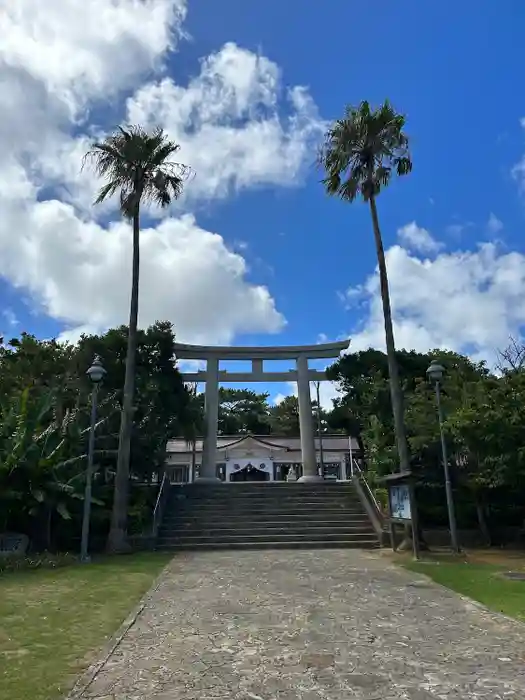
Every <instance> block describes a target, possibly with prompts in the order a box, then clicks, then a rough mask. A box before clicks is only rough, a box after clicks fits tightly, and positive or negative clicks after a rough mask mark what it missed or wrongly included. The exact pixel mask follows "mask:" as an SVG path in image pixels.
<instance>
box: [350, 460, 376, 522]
mask: <svg viewBox="0 0 525 700" xmlns="http://www.w3.org/2000/svg"><path fill="white" fill-rule="evenodd" d="M354 468H355V469H356V470H357V473H358V476H359V478H360V480H361V482H362V483H363V484H364V485H365V488H366V490H367V491H368V495H369V496H370V498H371V499H372V503H373V504H374V505H375V507H376V510H377V512H378V513H381V508H380V507H379V503H378V502H377V498H376V497H375V496H374V492H373V491H372V489H371V488H370V484H369V483H368V481H367V480H366V476H365V472H364V471H363V470H362V469H361V466H360V465H359V462H358V461H357V460H356V459H353V460H352V461H351V462H350V473H351V474H352V476H354Z"/></svg>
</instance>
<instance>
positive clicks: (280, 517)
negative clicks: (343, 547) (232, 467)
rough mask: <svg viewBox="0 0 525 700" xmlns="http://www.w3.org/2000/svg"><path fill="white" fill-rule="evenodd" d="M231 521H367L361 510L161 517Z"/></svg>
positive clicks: (167, 519)
mask: <svg viewBox="0 0 525 700" xmlns="http://www.w3.org/2000/svg"><path fill="white" fill-rule="evenodd" d="M225 521H226V522H231V523H244V522H246V523H269V524H270V523H280V522H289V523H294V522H295V523H297V522H304V523H310V522H323V523H324V522H326V523H334V524H337V523H341V522H344V523H354V522H355V523H360V522H367V523H368V522H369V518H368V516H367V515H366V514H365V513H363V512H362V511H356V512H355V513H352V512H348V511H347V510H345V511H343V512H342V511H336V512H335V513H334V512H333V511H332V512H315V513H295V514H294V513H288V512H286V513H285V512H278V513H273V514H272V515H271V518H269V517H268V514H267V513H248V514H246V513H236V512H231V513H229V514H228V516H227V517H223V516H222V514H221V517H217V514H216V513H198V512H194V511H187V512H185V513H180V512H179V513H176V512H175V513H168V514H166V515H165V516H164V518H163V523H166V524H168V523H181V522H199V523H210V524H212V525H214V524H217V523H223V522H225Z"/></svg>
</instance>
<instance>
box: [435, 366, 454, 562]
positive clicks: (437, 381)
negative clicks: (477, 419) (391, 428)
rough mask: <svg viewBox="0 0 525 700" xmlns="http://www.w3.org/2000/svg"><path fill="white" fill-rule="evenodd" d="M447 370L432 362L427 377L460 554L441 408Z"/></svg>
mask: <svg viewBox="0 0 525 700" xmlns="http://www.w3.org/2000/svg"><path fill="white" fill-rule="evenodd" d="M444 373H445V368H444V367H442V366H441V365H440V364H439V363H438V362H436V360H432V362H431V363H430V367H429V368H428V369H427V377H428V379H429V381H430V382H431V383H433V384H434V386H435V389H436V403H437V411H438V419H439V433H440V437H441V453H442V457H443V471H444V472H445V493H446V496H447V509H448V524H449V528H450V541H451V544H452V549H453V550H454V552H459V551H460V548H459V543H458V532H457V526H456V514H455V510H454V496H453V494H452V484H451V482H450V470H449V466H448V456H447V444H446V442H445V433H444V432H443V407H442V406H441V380H442V379H443V374H444Z"/></svg>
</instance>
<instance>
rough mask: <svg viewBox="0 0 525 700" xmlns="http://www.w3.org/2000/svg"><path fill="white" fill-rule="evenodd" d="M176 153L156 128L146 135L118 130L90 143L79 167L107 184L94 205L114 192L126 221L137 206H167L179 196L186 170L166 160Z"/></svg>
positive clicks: (139, 128)
mask: <svg viewBox="0 0 525 700" xmlns="http://www.w3.org/2000/svg"><path fill="white" fill-rule="evenodd" d="M179 150H180V146H179V144H177V143H175V142H173V141H170V140H169V138H168V137H167V135H166V134H165V132H164V130H163V129H162V128H160V127H158V128H156V129H154V130H153V131H152V132H147V131H146V130H145V129H144V128H143V127H142V126H140V125H131V126H128V127H126V128H124V127H121V126H119V127H118V129H117V130H116V131H115V133H113V134H111V135H109V136H108V137H107V138H106V139H105V140H104V141H102V142H96V143H94V144H93V145H92V147H91V148H90V150H89V151H88V152H87V153H86V155H85V156H84V159H83V163H82V167H85V166H86V165H87V164H88V163H89V164H90V165H91V166H92V167H93V169H94V171H95V173H96V174H97V175H99V176H101V177H104V178H106V179H107V180H108V182H107V183H106V184H105V185H104V186H103V187H102V188H101V190H100V191H99V193H98V195H97V197H96V199H95V204H99V203H101V202H103V201H104V200H106V199H107V198H109V197H113V196H114V195H115V194H116V193H117V192H118V193H119V197H120V210H121V213H122V215H123V216H125V217H126V218H128V219H130V218H132V217H133V215H134V214H135V212H136V210H137V207H140V203H141V202H146V201H149V202H152V203H154V204H157V205H159V206H161V207H167V206H169V205H170V204H171V202H172V201H173V200H175V199H178V198H179V197H180V196H181V194H182V191H183V187H184V182H185V181H186V180H187V179H188V177H189V175H190V174H191V169H190V168H189V167H188V166H186V165H183V164H182V163H175V162H172V161H170V160H169V158H170V157H171V156H172V155H173V154H174V153H177V152H178V151H179Z"/></svg>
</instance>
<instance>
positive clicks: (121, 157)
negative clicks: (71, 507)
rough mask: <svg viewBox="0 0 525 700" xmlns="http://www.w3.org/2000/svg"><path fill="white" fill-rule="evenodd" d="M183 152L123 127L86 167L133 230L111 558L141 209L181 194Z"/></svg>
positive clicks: (121, 535) (126, 439) (116, 533)
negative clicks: (179, 157) (116, 200)
mask: <svg viewBox="0 0 525 700" xmlns="http://www.w3.org/2000/svg"><path fill="white" fill-rule="evenodd" d="M179 148H180V146H179V145H178V144H176V143H173V142H172V141H170V140H169V139H168V138H167V136H166V134H165V133H164V131H163V129H160V128H157V129H155V130H154V131H153V132H151V133H148V132H147V131H145V130H144V129H143V128H142V127H141V126H129V127H127V128H126V129H123V128H121V127H119V128H118V130H117V131H116V132H115V133H113V134H111V135H110V136H108V137H107V138H106V139H104V141H101V142H98V143H94V144H93V145H92V146H91V148H90V150H89V151H88V152H87V153H86V155H85V156H84V162H83V165H85V164H86V163H88V162H89V163H90V164H91V165H92V166H93V168H94V170H95V172H96V174H97V175H99V176H100V177H103V178H105V179H106V180H107V182H106V184H105V185H104V186H103V187H102V189H101V190H100V192H99V194H98V196H97V198H96V199H95V204H100V203H101V202H104V201H105V200H106V199H108V198H110V197H112V196H113V195H114V194H116V193H117V192H118V193H119V195H120V212H121V214H122V216H123V217H124V218H125V219H127V220H128V221H131V222H132V224H133V263H132V277H131V305H130V313H129V331H128V345H127V353H126V371H125V379H124V396H123V401H122V412H121V420H120V433H119V447H118V457H117V470H116V476H115V490H114V496H113V511H112V515H111V526H110V532H109V537H108V549H109V550H110V551H112V552H122V551H126V550H127V548H128V547H127V506H128V485H129V459H130V443H131V432H132V427H133V395H134V391H135V356H136V347H137V318H138V305H139V267H140V207H141V204H143V203H146V202H148V203H152V204H158V205H160V206H161V207H168V206H169V205H170V204H171V202H172V201H173V200H174V199H177V198H178V197H180V195H181V194H182V189H183V183H184V180H185V179H186V177H187V175H188V174H189V168H188V167H187V166H185V165H182V164H180V163H175V162H172V161H171V160H170V157H171V156H173V154H175V153H176V152H177V151H178V150H179Z"/></svg>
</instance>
